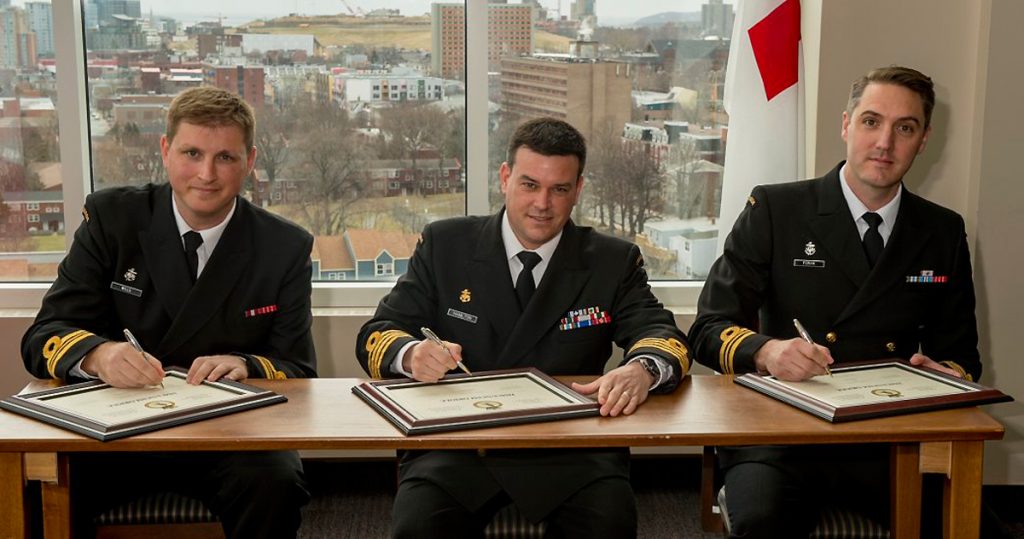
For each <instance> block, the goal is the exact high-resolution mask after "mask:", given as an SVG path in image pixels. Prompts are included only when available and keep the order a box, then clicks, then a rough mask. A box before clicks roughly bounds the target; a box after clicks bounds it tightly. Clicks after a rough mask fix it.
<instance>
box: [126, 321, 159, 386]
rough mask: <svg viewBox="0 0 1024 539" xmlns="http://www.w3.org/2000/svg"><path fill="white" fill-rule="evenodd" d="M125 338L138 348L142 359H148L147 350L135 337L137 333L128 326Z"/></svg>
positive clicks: (133, 346)
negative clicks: (133, 332) (144, 349)
mask: <svg viewBox="0 0 1024 539" xmlns="http://www.w3.org/2000/svg"><path fill="white" fill-rule="evenodd" d="M124 338H125V339H128V342H129V343H130V344H131V345H132V348H134V349H136V350H138V352H139V355H141V356H142V359H146V352H145V351H143V350H142V345H141V344H139V341H138V340H137V339H136V338H135V335H132V332H131V331H129V330H128V328H124ZM163 388H164V382H163V380H161V381H160V389H163Z"/></svg>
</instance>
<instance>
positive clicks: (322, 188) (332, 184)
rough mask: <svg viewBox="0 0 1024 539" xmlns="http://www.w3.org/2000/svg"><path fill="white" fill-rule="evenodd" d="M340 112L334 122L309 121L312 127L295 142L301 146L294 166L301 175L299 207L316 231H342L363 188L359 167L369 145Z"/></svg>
mask: <svg viewBox="0 0 1024 539" xmlns="http://www.w3.org/2000/svg"><path fill="white" fill-rule="evenodd" d="M343 116H345V114H344V112H341V113H340V115H339V116H338V119H339V120H341V121H339V122H337V123H334V124H331V123H329V122H317V121H310V122H309V123H310V124H313V126H314V129H313V130H311V131H309V132H308V133H306V135H305V136H304V137H303V140H301V144H298V145H296V147H297V148H301V152H300V156H299V158H298V159H299V163H298V164H297V165H296V166H295V171H296V173H297V175H298V176H299V177H301V178H302V181H301V182H300V184H301V186H302V187H301V197H302V204H300V205H299V210H300V212H301V213H302V215H303V216H304V217H305V221H306V224H307V226H308V228H309V230H310V232H312V233H313V234H316V235H336V234H341V233H342V232H344V231H345V228H346V226H347V225H346V219H347V218H348V217H349V213H350V210H351V207H352V205H353V204H354V203H355V202H357V201H358V200H359V199H360V197H361V196H362V195H363V192H364V181H363V178H364V173H363V170H362V169H363V166H364V162H365V159H366V158H367V154H368V151H369V149H368V148H367V147H366V145H365V144H364V143H363V142H362V141H361V140H360V139H359V137H358V136H356V135H355V133H354V131H353V130H352V129H351V128H350V124H349V122H348V121H347V119H342V117H343Z"/></svg>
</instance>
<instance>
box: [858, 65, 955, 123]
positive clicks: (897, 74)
mask: <svg viewBox="0 0 1024 539" xmlns="http://www.w3.org/2000/svg"><path fill="white" fill-rule="evenodd" d="M873 82H874V83H878V84H895V85H897V86H902V87H904V88H906V89H908V90H910V91H912V92H914V93H915V94H917V95H918V96H920V97H921V106H922V107H924V127H925V128H927V127H928V126H929V125H931V123H932V109H933V108H935V88H934V85H933V84H932V79H931V78H930V77H928V76H927V75H925V74H924V73H921V72H920V71H917V70H916V69H911V68H909V67H901V66H889V67H880V68H878V69H872V70H871V71H869V72H868V74H867V75H864V76H863V77H861V78H859V79H857V80H855V81H854V82H853V87H851V88H850V99H849V101H847V102H846V114H847V115H850V116H852V115H853V109H855V108H857V105H858V104H860V98H861V96H862V95H864V89H865V88H867V87H868V84H871V83H873Z"/></svg>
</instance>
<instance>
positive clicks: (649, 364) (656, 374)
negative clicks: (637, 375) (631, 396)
mask: <svg viewBox="0 0 1024 539" xmlns="http://www.w3.org/2000/svg"><path fill="white" fill-rule="evenodd" d="M637 362H638V363H640V366H641V367H643V368H644V370H645V371H647V372H648V373H649V374H650V375H651V376H652V377H653V378H654V383H655V384H657V383H658V381H659V380H661V370H660V369H658V362H657V361H654V359H653V358H649V357H642V358H640V359H638V360H637Z"/></svg>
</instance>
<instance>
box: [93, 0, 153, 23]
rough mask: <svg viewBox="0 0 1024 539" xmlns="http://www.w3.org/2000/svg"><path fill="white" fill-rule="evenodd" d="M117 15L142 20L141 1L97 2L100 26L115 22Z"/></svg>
mask: <svg viewBox="0 0 1024 539" xmlns="http://www.w3.org/2000/svg"><path fill="white" fill-rule="evenodd" d="M115 15H124V16H125V17H131V18H133V19H141V18H142V5H141V3H140V1H139V0H96V17H97V19H98V21H97V22H98V23H99V25H100V26H102V25H104V24H110V23H111V22H113V19H114V16H115Z"/></svg>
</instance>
